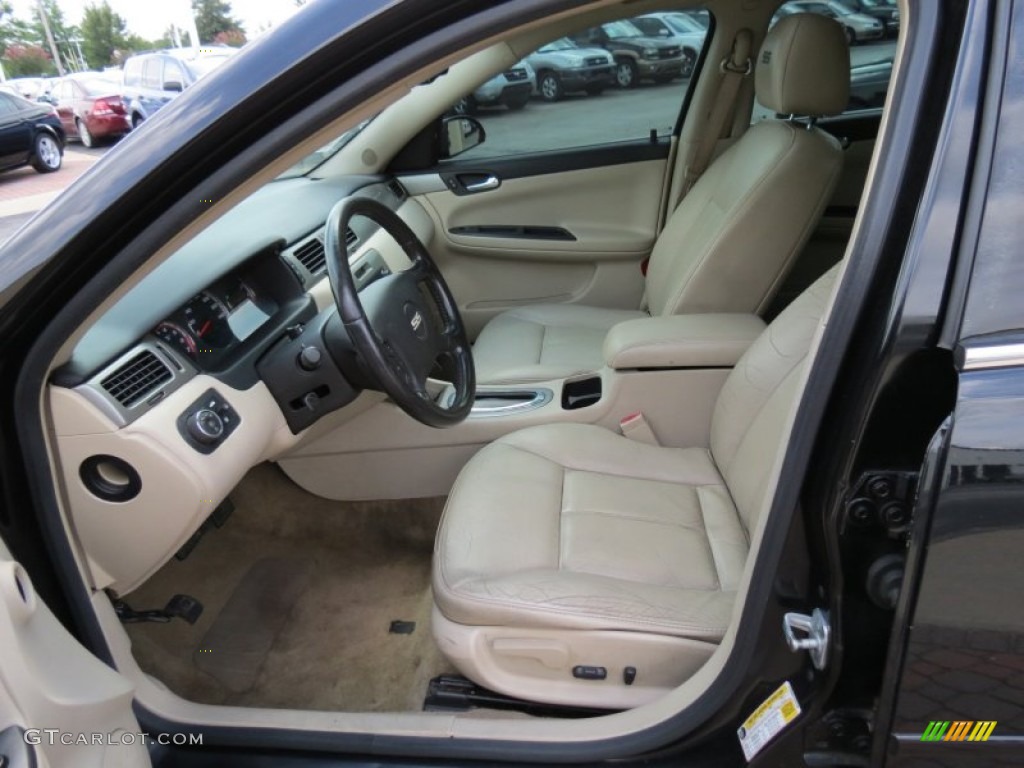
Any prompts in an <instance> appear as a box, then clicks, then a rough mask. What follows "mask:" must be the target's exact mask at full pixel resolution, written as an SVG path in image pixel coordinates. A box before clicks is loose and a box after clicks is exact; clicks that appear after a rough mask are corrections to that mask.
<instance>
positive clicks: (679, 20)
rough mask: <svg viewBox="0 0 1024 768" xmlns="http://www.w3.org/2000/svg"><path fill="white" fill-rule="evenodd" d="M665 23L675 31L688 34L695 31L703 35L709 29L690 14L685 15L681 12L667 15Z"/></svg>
mask: <svg viewBox="0 0 1024 768" xmlns="http://www.w3.org/2000/svg"><path fill="white" fill-rule="evenodd" d="M665 23H666V24H667V25H668V26H669V28H670V29H671V30H672V31H673V32H676V33H677V34H681V35H688V34H692V33H694V32H696V33H697V34H701V35H703V34H704V33H705V32H706V31H707V30H705V29H704V27H702V26H701V25H700V24H698V23H697V22H696V21H694V20H693V19H691V18H690V17H689V16H683V15H681V14H680V15H676V14H672V15H671V16H665Z"/></svg>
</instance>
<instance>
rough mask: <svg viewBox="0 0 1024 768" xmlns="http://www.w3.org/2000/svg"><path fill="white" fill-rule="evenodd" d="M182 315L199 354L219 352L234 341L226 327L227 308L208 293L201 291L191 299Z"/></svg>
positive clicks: (228, 328)
mask: <svg viewBox="0 0 1024 768" xmlns="http://www.w3.org/2000/svg"><path fill="white" fill-rule="evenodd" d="M183 315H184V317H185V325H186V326H187V327H188V330H189V332H190V333H191V335H192V337H193V338H194V339H195V342H196V345H197V346H198V348H199V351H200V352H215V351H219V350H221V349H224V348H225V347H228V346H230V345H231V343H232V342H233V341H234V340H235V337H234V334H232V333H231V328H230V327H228V308H227V307H226V306H225V305H224V302H222V301H221V300H220V299H219V298H217V297H216V296H215V295H214V294H212V293H211V292H210V291H203V292H202V293H200V294H199V295H198V296H196V297H195V298H194V299H192V301H190V302H189V303H188V304H187V305H186V306H185V310H184V312H183Z"/></svg>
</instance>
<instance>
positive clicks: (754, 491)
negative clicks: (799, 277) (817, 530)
mask: <svg viewBox="0 0 1024 768" xmlns="http://www.w3.org/2000/svg"><path fill="white" fill-rule="evenodd" d="M838 274H839V266H838V265H837V266H835V267H833V268H832V269H830V270H829V271H828V272H826V273H825V274H824V275H823V276H822V277H820V278H818V280H817V281H816V282H815V283H814V284H813V285H811V287H810V288H808V289H807V290H806V291H804V292H803V293H802V294H800V296H799V297H797V298H796V299H795V300H794V301H793V303H792V304H790V305H789V306H788V307H786V309H785V310H783V311H782V313H781V314H779V316H778V317H777V318H775V320H773V321H772V323H771V324H770V325H769V326H768V327H767V328H766V329H765V330H764V332H762V334H761V335H760V336H759V337H758V338H757V340H756V341H755V342H754V343H753V344H752V345H751V346H750V348H749V349H748V350H747V351H746V353H745V354H744V355H743V357H741V358H740V360H739V362H738V363H737V364H736V367H735V368H733V370H732V372H731V373H730V374H729V377H728V378H727V379H726V380H725V384H724V385H723V387H722V391H721V392H720V393H719V395H718V401H717V402H716V403H715V411H714V414H713V415H712V418H711V455H712V457H713V458H714V460H715V465H716V466H717V467H718V471H719V472H720V473H721V474H722V477H723V478H724V479H725V484H726V486H727V487H728V489H729V493H730V494H731V495H732V498H733V502H734V503H735V504H736V509H737V510H738V511H739V515H740V520H741V521H742V522H743V524H744V526H745V527H746V529H747V531H748V533H749V532H752V531H753V529H754V526H755V524H756V523H757V519H756V515H757V510H758V509H759V508H760V502H761V500H762V498H763V496H764V493H765V488H766V486H767V483H768V480H769V477H770V474H771V471H772V468H773V467H774V465H775V460H776V458H777V456H778V454H779V452H780V451H782V450H783V449H784V448H785V440H784V431H785V427H786V423H787V420H788V418H789V413H790V410H791V408H792V406H793V401H794V399H795V398H796V397H797V394H798V385H799V383H800V374H801V373H802V371H803V368H804V361H805V360H806V357H807V352H808V350H809V349H810V346H811V340H812V338H813V337H814V333H815V331H816V330H817V328H818V324H819V323H820V321H821V317H822V314H823V313H824V311H825V308H826V306H827V305H828V299H829V296H830V294H831V291H832V285H833V284H834V283H835V280H836V276H837V275H838Z"/></svg>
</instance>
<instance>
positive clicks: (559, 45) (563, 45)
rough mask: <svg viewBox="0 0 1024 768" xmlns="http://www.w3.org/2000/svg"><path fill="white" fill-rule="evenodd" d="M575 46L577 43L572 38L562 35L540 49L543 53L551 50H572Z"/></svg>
mask: <svg viewBox="0 0 1024 768" xmlns="http://www.w3.org/2000/svg"><path fill="white" fill-rule="evenodd" d="M575 48H576V43H574V42H573V41H572V40H570V39H569V38H567V37H560V38H559V39H558V40H553V41H552V42H550V43H548V44H547V45H545V46H544V47H543V48H541V49H540V50H541V51H542V52H543V53H550V52H551V51H571V50H573V49H575Z"/></svg>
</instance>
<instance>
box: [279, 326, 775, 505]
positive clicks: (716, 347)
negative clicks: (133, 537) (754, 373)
mask: <svg viewBox="0 0 1024 768" xmlns="http://www.w3.org/2000/svg"><path fill="white" fill-rule="evenodd" d="M764 327H765V326H764V322H763V321H761V320H760V319H759V318H757V317H756V316H753V315H738V314H713V315H679V316H675V317H655V318H639V319H637V320H628V321H626V322H623V323H620V324H619V325H617V326H615V327H614V328H613V329H612V330H611V331H610V332H609V334H608V336H607V338H606V340H605V345H604V363H605V364H604V365H603V366H602V367H601V368H600V369H599V370H596V371H594V372H591V373H584V374H579V375H574V376H571V377H568V378H565V379H553V380H549V381H539V382H529V383H514V384H512V383H510V384H492V385H479V386H478V387H477V390H476V401H475V404H474V406H473V410H472V412H471V413H470V415H469V418H467V419H466V420H465V421H464V422H462V423H461V424H459V425H457V426H455V427H452V428H450V429H441V430H438V429H432V428H430V427H427V426H424V425H422V424H419V423H418V422H415V421H413V420H412V419H410V418H409V417H408V416H406V415H405V414H404V413H403V412H402V411H401V410H400V409H399V408H398V407H397V406H395V405H394V404H393V403H390V402H388V401H386V400H385V401H381V402H377V403H376V404H374V405H372V406H370V407H367V408H366V409H364V410H362V411H360V412H358V413H353V412H351V411H349V412H348V413H346V409H342V410H341V411H338V412H337V415H328V416H327V417H325V418H324V422H329V423H325V424H323V425H318V428H320V427H321V426H322V427H323V431H321V432H319V436H318V437H317V438H316V439H313V440H309V441H307V442H305V443H304V444H302V445H300V446H299V447H298V448H297V449H295V450H293V451H291V452H290V453H289V454H287V455H285V456H282V457H280V459H279V460H278V463H279V465H280V466H281V467H282V469H284V470H285V472H286V473H287V474H288V475H289V476H290V477H291V478H292V479H293V480H295V482H297V483H298V484H299V485H301V486H302V487H304V488H306V489H308V490H310V491H312V492H313V493H316V494H318V495H321V496H325V497H327V498H336V499H359V498H376V499H381V498H411V497H416V496H428V495H443V494H446V493H448V491H449V490H450V489H451V484H452V483H453V482H454V480H455V477H456V475H457V474H458V472H459V470H460V469H461V468H462V466H463V465H464V464H465V462H466V461H468V460H469V458H470V457H471V456H472V455H473V454H474V453H476V452H477V451H478V450H480V448H482V447H483V446H484V445H486V444H487V443H490V442H492V441H494V440H497V439H498V438H500V437H502V436H503V435H506V434H508V433H510V432H514V431H516V430H518V429H523V428H526V427H531V426H536V425H541V424H552V423H578V424H595V425H598V426H601V427H604V428H606V429H610V430H613V431H618V430H619V429H620V423H621V422H622V421H623V419H625V418H627V417H629V416H632V415H634V414H636V413H637V412H642V413H643V415H644V418H645V421H646V422H647V424H648V426H649V427H650V428H651V430H652V431H653V433H654V435H655V438H656V439H657V440H658V442H660V443H661V444H662V445H666V446H676V447H698V446H705V447H706V446H707V445H708V444H709V440H710V427H711V414H712V412H713V410H714V405H715V401H716V400H717V398H718V393H719V391H720V390H721V387H722V384H723V383H724V382H725V379H726V378H727V377H728V375H729V372H730V371H731V370H732V368H733V366H734V365H735V364H736V362H737V361H738V360H739V359H740V357H741V356H742V355H743V353H744V352H745V351H746V349H747V348H748V347H749V346H750V344H751V343H753V341H754V339H756V338H757V337H758V336H759V335H760V334H761V332H762V331H763V330H764ZM452 397H453V391H452V389H451V387H450V385H445V386H444V387H443V388H442V389H441V390H440V394H439V395H438V401H439V402H441V403H444V402H446V401H447V400H450V399H451V398H452ZM346 416H347V419H346ZM332 419H337V421H336V422H331V420H332ZM342 419H344V421H342ZM395 467H401V468H402V471H401V472H395Z"/></svg>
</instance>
